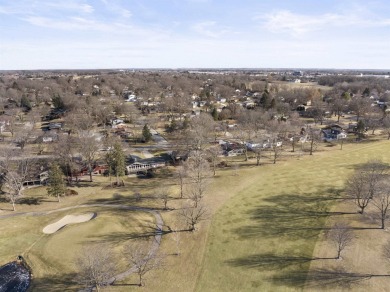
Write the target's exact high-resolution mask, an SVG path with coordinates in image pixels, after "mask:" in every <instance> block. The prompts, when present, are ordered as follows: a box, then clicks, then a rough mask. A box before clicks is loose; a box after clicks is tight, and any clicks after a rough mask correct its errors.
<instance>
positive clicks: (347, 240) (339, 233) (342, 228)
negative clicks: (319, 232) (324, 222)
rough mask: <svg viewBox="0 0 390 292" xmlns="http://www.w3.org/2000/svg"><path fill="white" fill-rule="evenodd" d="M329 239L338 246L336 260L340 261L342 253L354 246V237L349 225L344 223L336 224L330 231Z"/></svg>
mask: <svg viewBox="0 0 390 292" xmlns="http://www.w3.org/2000/svg"><path fill="white" fill-rule="evenodd" d="M328 238H329V239H330V240H331V241H332V243H333V244H334V245H335V246H336V250H337V256H336V259H339V258H340V255H341V252H342V251H343V250H345V249H346V248H347V247H348V246H350V245H351V244H352V241H353V239H354V236H353V233H352V231H351V229H350V227H349V225H347V224H343V223H336V224H335V225H334V226H333V227H332V229H331V230H330V231H329V233H328Z"/></svg>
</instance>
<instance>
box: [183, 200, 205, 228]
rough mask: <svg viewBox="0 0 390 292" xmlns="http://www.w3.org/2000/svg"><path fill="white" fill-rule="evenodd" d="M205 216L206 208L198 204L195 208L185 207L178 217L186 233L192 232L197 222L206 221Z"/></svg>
mask: <svg viewBox="0 0 390 292" xmlns="http://www.w3.org/2000/svg"><path fill="white" fill-rule="evenodd" d="M207 215H208V212H207V209H206V207H204V206H203V205H200V204H199V205H198V206H197V207H196V208H193V207H189V206H187V207H183V208H182V209H181V210H180V211H179V216H180V217H182V219H183V220H184V223H185V224H186V225H187V228H188V229H187V230H188V231H194V230H195V228H196V225H197V224H199V222H201V221H203V220H206V219H207Z"/></svg>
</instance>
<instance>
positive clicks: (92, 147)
mask: <svg viewBox="0 0 390 292" xmlns="http://www.w3.org/2000/svg"><path fill="white" fill-rule="evenodd" d="M78 142H79V143H78V145H79V151H80V153H81V155H82V156H83V158H84V159H85V162H86V163H87V167H88V172H89V180H90V181H91V182H92V171H93V166H94V163H95V161H96V159H97V156H98V153H99V148H100V145H99V142H98V141H97V140H96V137H94V136H92V135H91V134H90V133H88V132H82V133H81V134H80V138H79V140H78Z"/></svg>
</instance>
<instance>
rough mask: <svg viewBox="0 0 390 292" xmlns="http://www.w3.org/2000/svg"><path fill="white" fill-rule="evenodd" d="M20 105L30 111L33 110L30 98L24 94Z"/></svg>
mask: <svg viewBox="0 0 390 292" xmlns="http://www.w3.org/2000/svg"><path fill="white" fill-rule="evenodd" d="M20 106H21V107H24V108H25V109H26V110H28V111H29V110H31V103H30V100H29V99H28V98H27V96H25V95H24V94H23V95H22V99H21V100H20Z"/></svg>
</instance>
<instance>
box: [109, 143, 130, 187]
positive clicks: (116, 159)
mask: <svg viewBox="0 0 390 292" xmlns="http://www.w3.org/2000/svg"><path fill="white" fill-rule="evenodd" d="M107 162H108V164H109V168H110V170H109V171H110V172H111V171H112V172H113V173H114V174H115V176H116V183H117V186H119V183H120V181H119V180H120V178H121V177H123V176H124V175H125V169H126V162H125V154H124V152H123V149H122V145H121V144H120V143H118V142H117V143H115V144H114V148H113V149H112V150H111V151H109V152H108V153H107ZM122 184H123V180H122Z"/></svg>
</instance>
